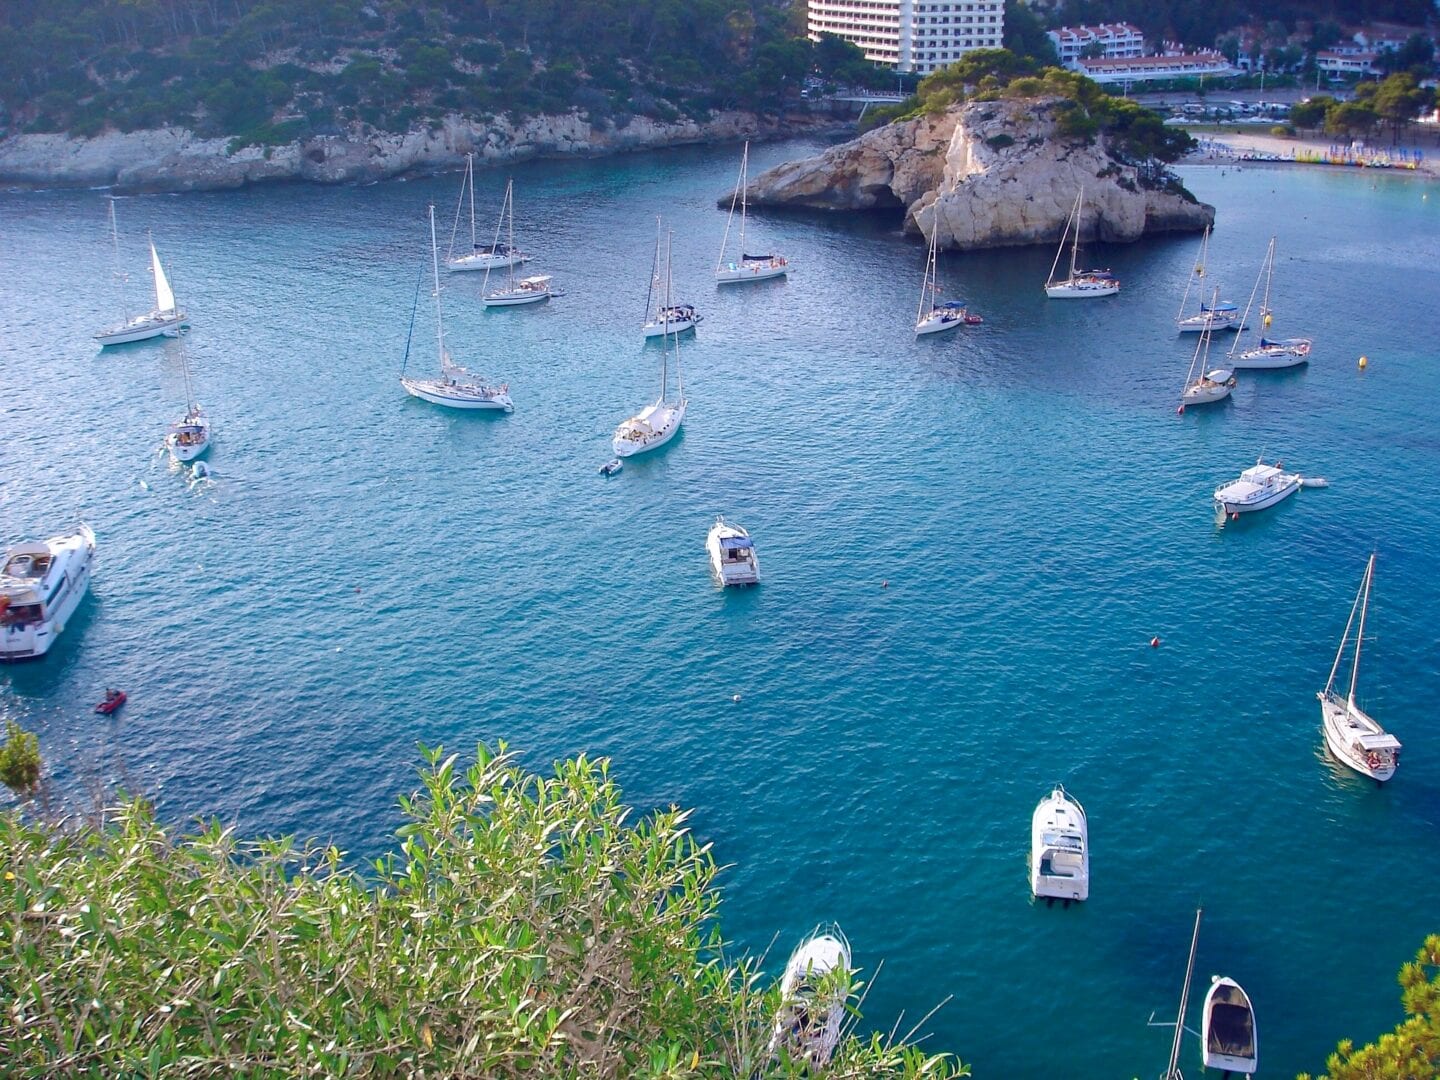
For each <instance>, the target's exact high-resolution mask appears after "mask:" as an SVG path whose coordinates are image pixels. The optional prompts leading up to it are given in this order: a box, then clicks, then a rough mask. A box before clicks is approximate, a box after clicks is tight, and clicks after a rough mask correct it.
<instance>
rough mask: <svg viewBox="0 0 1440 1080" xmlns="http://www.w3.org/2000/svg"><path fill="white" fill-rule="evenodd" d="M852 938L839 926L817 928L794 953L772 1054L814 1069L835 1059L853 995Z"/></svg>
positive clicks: (784, 981)
mask: <svg viewBox="0 0 1440 1080" xmlns="http://www.w3.org/2000/svg"><path fill="white" fill-rule="evenodd" d="M850 972H851V968H850V942H848V941H847V940H845V935H844V934H842V933H841V932H840V928H839V927H838V926H833V925H831V926H821V927H817V928H816V929H815V930H814V931H813V932H812V933H811V934H810V936H809V937H807V938H806V939H805V940H804V941H802V942H801V943H800V944H799V945H798V946H797V947H796V949H795V951H794V952H793V953H791V954H790V960H789V961H788V962H787V963H786V965H785V974H784V976H783V977H782V978H781V980H780V997H781V1004H780V1010H779V1012H778V1013H776V1015H775V1029H774V1031H773V1033H772V1034H771V1036H770V1053H771V1054H772V1055H778V1054H780V1053H781V1052H782V1051H784V1052H785V1053H787V1054H788V1055H789V1057H790V1059H791V1060H792V1061H795V1062H797V1063H799V1064H803V1065H805V1066H807V1067H809V1068H810V1069H821V1068H824V1067H825V1066H826V1065H828V1064H829V1063H830V1058H831V1057H833V1056H834V1054H835V1048H836V1046H838V1045H839V1043H840V1029H841V1026H842V1025H843V1024H844V1022H845V1015H846V1013H845V1002H846V1000H847V999H848V998H849V996H850Z"/></svg>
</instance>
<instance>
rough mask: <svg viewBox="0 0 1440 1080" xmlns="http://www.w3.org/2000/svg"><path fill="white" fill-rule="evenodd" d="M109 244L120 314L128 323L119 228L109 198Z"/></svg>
mask: <svg viewBox="0 0 1440 1080" xmlns="http://www.w3.org/2000/svg"><path fill="white" fill-rule="evenodd" d="M110 244H111V247H112V248H113V257H114V260H115V270H114V273H115V280H116V281H117V282H118V283H119V285H120V313H121V314H122V315H124V316H125V321H126V322H127V323H128V322H129V321H130V304H129V301H128V300H127V298H126V296H125V274H124V273H123V272H122V271H121V269H120V226H119V225H118V224H117V223H116V221H115V198H114V196H111V198H110Z"/></svg>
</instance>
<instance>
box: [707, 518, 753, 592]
mask: <svg viewBox="0 0 1440 1080" xmlns="http://www.w3.org/2000/svg"><path fill="white" fill-rule="evenodd" d="M705 550H706V551H708V552H709V553H710V568H711V569H712V570H713V571H714V572H715V577H716V578H717V579H719V581H720V584H721V585H758V584H759V583H760V560H759V558H758V557H757V556H756V554H755V543H754V541H752V540H751V539H750V534H749V533H748V532H746V531H745V530H744V529H742V528H741V527H740V526H739V525H731V524H729V523H728V522H727V521H726V520H725V519H724V518H723V517H717V518H716V519H715V524H714V525H712V526H710V533H709V535H708V536H706V537H705Z"/></svg>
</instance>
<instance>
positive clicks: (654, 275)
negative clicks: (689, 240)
mask: <svg viewBox="0 0 1440 1080" xmlns="http://www.w3.org/2000/svg"><path fill="white" fill-rule="evenodd" d="M659 280H660V216H659V215H658V214H657V215H656V216H655V255H654V257H653V258H652V259H651V260H650V287H649V288H648V289H646V290H645V318H646V319H649V318H650V303H651V301H653V300H654V299H655V283H656V282H657V281H659Z"/></svg>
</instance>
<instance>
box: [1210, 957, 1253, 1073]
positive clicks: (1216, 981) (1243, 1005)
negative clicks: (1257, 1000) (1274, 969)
mask: <svg viewBox="0 0 1440 1080" xmlns="http://www.w3.org/2000/svg"><path fill="white" fill-rule="evenodd" d="M1200 1058H1201V1061H1202V1062H1203V1063H1204V1065H1205V1068H1207V1069H1221V1070H1223V1071H1224V1072H1225V1074H1226V1075H1227V1076H1228V1075H1229V1074H1230V1073H1244V1074H1245V1075H1246V1076H1249V1075H1250V1074H1252V1073H1253V1072H1254V1071H1255V1068H1256V1064H1257V1061H1258V1059H1259V1050H1258V1048H1257V1045H1256V1038H1255V1007H1254V1006H1253V1005H1251V1004H1250V997H1249V995H1248V994H1246V993H1245V991H1244V990H1242V989H1241V988H1240V984H1239V983H1237V982H1236V981H1235V980H1234V979H1230V978H1225V977H1222V976H1220V975H1216V976H1214V977H1213V978H1212V979H1211V980H1210V989H1209V990H1208V991H1206V993H1205V1005H1204V1008H1203V1010H1202V1016H1201V1020H1200Z"/></svg>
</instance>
